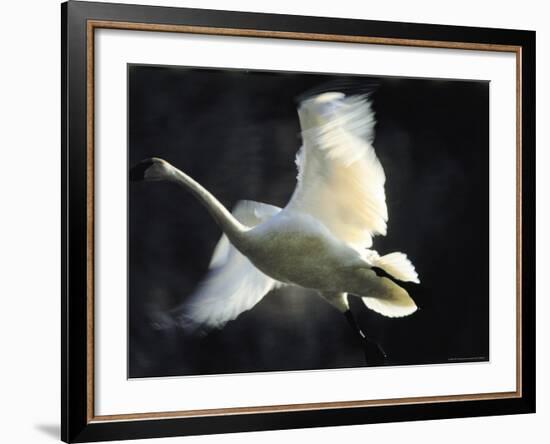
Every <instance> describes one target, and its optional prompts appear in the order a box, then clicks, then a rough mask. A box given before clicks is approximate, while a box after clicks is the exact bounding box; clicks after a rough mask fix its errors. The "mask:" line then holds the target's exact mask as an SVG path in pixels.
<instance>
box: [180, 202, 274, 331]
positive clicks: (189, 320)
mask: <svg viewBox="0 0 550 444" xmlns="http://www.w3.org/2000/svg"><path fill="white" fill-rule="evenodd" d="M280 210H281V209H280V208H278V207H275V206H273V205H267V204H262V203H260V202H253V201H240V202H239V203H238V204H237V205H236V206H235V208H234V209H233V215H234V216H235V217H236V218H237V219H238V220H239V222H241V223H242V224H244V225H247V226H248V227H253V226H256V225H258V224H259V223H261V222H263V221H265V220H267V219H268V218H270V217H272V216H274V215H275V214H277V213H278V212H279V211H280ZM279 285H280V283H279V282H277V281H275V280H274V279H272V278H270V277H269V276H267V275H265V274H264V273H262V272H261V271H260V270H258V269H257V268H256V267H255V266H254V265H253V264H252V263H251V262H250V261H249V260H248V258H247V257H246V256H244V255H243V254H241V253H240V252H239V251H238V250H237V249H236V248H235V247H234V246H233V245H232V244H231V243H230V242H229V240H228V239H227V236H225V234H224V235H222V237H221V238H220V240H219V241H218V244H217V245H216V248H215V249H214V253H213V255H212V259H211V261H210V266H209V271H208V274H207V276H206V277H205V279H204V280H203V281H202V282H201V283H200V284H199V286H198V287H197V288H196V290H195V291H194V292H193V294H192V295H191V296H190V297H189V298H188V299H187V301H186V302H185V303H184V304H183V305H182V306H181V307H178V308H176V309H175V310H174V311H173V312H172V315H173V319H174V321H175V323H176V325H179V326H180V327H183V328H184V329H186V330H189V331H195V330H198V329H201V330H205V329H212V328H222V327H223V326H224V325H225V324H226V323H227V322H229V321H231V320H233V319H235V318H236V317H237V316H239V315H240V314H241V313H243V312H244V311H247V310H250V309H251V308H252V307H254V306H255V305H256V304H257V303H258V302H260V301H261V300H262V298H263V297H264V296H265V295H266V294H267V293H268V292H269V291H270V290H272V289H274V288H276V287H277V286H279Z"/></svg>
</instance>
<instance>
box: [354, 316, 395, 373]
mask: <svg viewBox="0 0 550 444" xmlns="http://www.w3.org/2000/svg"><path fill="white" fill-rule="evenodd" d="M344 316H345V317H346V320H347V321H348V323H349V324H350V326H351V328H352V329H353V331H355V332H356V333H357V334H358V335H359V337H360V338H361V342H362V343H363V350H364V352H365V360H366V361H367V364H368V365H381V364H384V362H385V361H386V358H387V356H386V353H385V352H384V350H383V349H382V347H381V346H380V345H379V344H377V343H376V342H374V341H371V340H370V339H368V338H367V335H366V334H365V332H364V331H363V330H362V329H361V327H359V325H358V324H357V321H356V320H355V316H353V313H352V312H351V310H350V309H348V310H346V311H345V312H344Z"/></svg>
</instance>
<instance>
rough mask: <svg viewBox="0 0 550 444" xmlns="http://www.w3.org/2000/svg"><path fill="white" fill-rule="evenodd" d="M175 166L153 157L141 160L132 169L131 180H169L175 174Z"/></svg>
mask: <svg viewBox="0 0 550 444" xmlns="http://www.w3.org/2000/svg"><path fill="white" fill-rule="evenodd" d="M174 171H175V170H174V167H173V166H172V165H170V164H169V163H168V162H166V161H165V160H163V159H159V158H158V157H151V158H150V159H145V160H142V161H141V162H139V163H138V164H137V165H135V166H134V167H133V168H132V169H131V170H130V180H131V181H133V182H138V181H141V180H148V181H149V180H151V181H156V180H167V179H170V178H172V177H173V176H174Z"/></svg>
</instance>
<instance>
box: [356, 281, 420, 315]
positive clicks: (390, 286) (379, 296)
mask: <svg viewBox="0 0 550 444" xmlns="http://www.w3.org/2000/svg"><path fill="white" fill-rule="evenodd" d="M361 299H362V300H363V303H364V304H365V305H366V306H367V307H368V308H370V309H371V310H373V311H375V312H377V313H379V314H381V315H383V316H386V317H389V318H401V317H404V316H409V315H411V314H413V313H414V312H415V311H416V310H417V309H418V307H417V306H416V304H415V302H414V301H413V299H412V298H411V297H410V296H409V293H408V292H407V290H405V289H404V288H402V287H400V286H399V285H397V284H396V283H395V282H393V281H392V280H391V279H388V278H386V277H382V278H379V280H378V282H377V285H375V286H374V288H371V289H370V290H369V296H363V297H361Z"/></svg>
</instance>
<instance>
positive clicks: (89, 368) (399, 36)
mask: <svg viewBox="0 0 550 444" xmlns="http://www.w3.org/2000/svg"><path fill="white" fill-rule="evenodd" d="M61 14H62V48H61V51H62V128H61V132H62V178H61V179H62V202H63V206H62V252H63V258H62V392H61V397H62V415H61V433H62V439H63V441H65V442H89V441H100V440H115V439H138V438H153V437H163V436H178V435H194V434H212V433H228V432H241V431H258V430H274V429H287V428H302V427H320V426H334V425H351V424H368V423H377V422H393V421H412V420H428V419H439V418H454V417H469V416H485V415H504V414H517V413H532V412H534V411H535V33H534V32H532V31H517V30H504V29H485V28H468V27H459V26H441V25H424V24H410V23H393V22H378V21H365V20H353V19H333V18H319V17H303V16H286V15H274V14H257V13H243V12H227V11H210V10H198V9H181V8H165V7H151V6H134V5H122V4H108V3H89V2H78V1H69V2H67V3H64V4H63V5H62V7H61ZM98 29H117V30H128V31H130V30H131V31H139V32H143V33H144V34H145V33H147V32H148V31H157V32H166V33H175V34H178V33H191V34H196V35H217V36H240V37H247V38H257V39H262V38H274V39H283V40H286V41H288V42H289V43H291V42H292V41H294V40H303V41H318V42H338V43H343V44H345V43H360V44H369V45H393V46H403V47H412V48H440V49H461V50H474V51H480V52H506V53H511V54H515V58H516V100H517V103H516V124H517V129H516V140H515V145H516V177H514V178H512V177H511V178H510V180H515V181H516V195H515V201H516V204H517V205H516V208H517V211H516V221H515V223H516V246H517V257H516V273H517V278H516V280H517V284H516V304H517V305H516V332H515V333H516V334H515V336H516V345H515V346H516V373H515V374H516V390H513V391H506V392H498V393H468V394H461V395H448V396H424V397H402V398H392V399H383V400H376V399H369V400H350V401H334V402H324V403H307V404H284V405H265V406H255V407H235V408H217V409H195V410H184V411H169V412H152V413H151V412H133V413H129V414H113V415H96V414H95V411H94V397H95V391H94V368H95V367H94V283H95V280H94V189H95V188H94V187H95V185H96V184H95V180H97V179H96V178H95V177H96V175H95V174H94V131H95V130H96V129H95V128H94V33H95V32H96V31H97V30H98ZM511 198H512V196H510V199H511Z"/></svg>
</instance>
